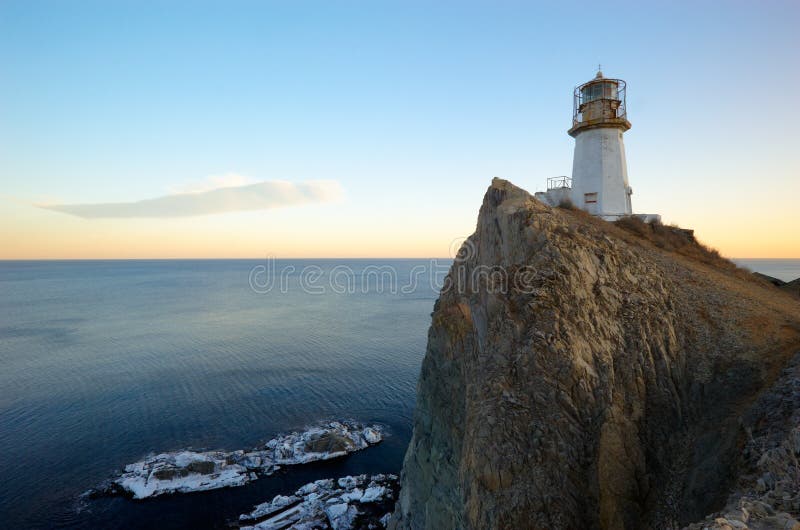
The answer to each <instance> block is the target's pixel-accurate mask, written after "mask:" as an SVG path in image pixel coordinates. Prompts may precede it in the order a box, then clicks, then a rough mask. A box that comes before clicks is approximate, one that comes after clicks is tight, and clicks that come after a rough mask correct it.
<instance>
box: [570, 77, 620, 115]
mask: <svg viewBox="0 0 800 530" xmlns="http://www.w3.org/2000/svg"><path fill="white" fill-rule="evenodd" d="M601 83H603V85H602V89H601V92H603V93H602V94H601V95H600V96H591V97H588V98H587V97H586V96H585V94H584V90H583V89H584V88H586V87H587V86H589V85H600V84H601ZM607 83H613V84H614V85H615V90H614V92H616V94H613V93H606V92H607V91H606V84H607ZM626 88H627V85H626V84H625V81H623V80H622V79H605V78H603V79H593V80H591V81H589V82H588V83H584V84H582V85H580V86H577V87H575V92H574V94H573V101H572V125H573V126H575V125H579V124H582V123H588V121H591V122H596V121H597V122H599V121H603V120H604V119H607V118H595V119H592V120H588V121H584V119H583V108H584V105H585V104H587V103H590V102H594V101H612V102H616V103H617V106H616V108H614V107H613V104H612V105H610V106H609V107H611V108H612V109H613V110H614V111H615V118H617V119H626V118H627V114H628V109H627V104H626V94H625V93H626V91H627V90H626ZM604 107H605V105H604Z"/></svg>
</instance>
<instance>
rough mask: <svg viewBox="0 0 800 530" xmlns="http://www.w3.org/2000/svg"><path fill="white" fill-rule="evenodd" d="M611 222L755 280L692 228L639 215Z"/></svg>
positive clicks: (662, 247) (645, 237)
mask: <svg viewBox="0 0 800 530" xmlns="http://www.w3.org/2000/svg"><path fill="white" fill-rule="evenodd" d="M614 224H615V225H616V226H618V227H620V228H622V229H623V230H625V231H627V232H629V233H631V234H633V235H635V236H637V237H638V238H641V239H644V240H646V241H649V242H650V243H652V244H653V245H655V246H656V247H658V248H660V249H663V250H666V251H668V252H675V253H676V254H680V255H682V256H686V257H687V258H690V259H692V260H694V261H698V262H700V263H704V264H706V265H709V266H711V267H714V268H715V269H718V270H722V271H725V272H729V273H732V274H734V275H736V276H739V277H741V278H742V279H747V280H755V281H759V280H757V278H755V277H754V276H753V274H752V273H751V272H750V271H748V270H746V269H742V268H741V267H739V266H737V265H736V264H735V263H733V262H732V261H730V260H728V259H725V258H723V257H722V256H721V255H720V254H719V252H718V251H717V250H716V249H713V248H711V247H709V246H706V245H704V244H702V243H700V242H699V241H697V239H695V237H694V231H693V230H687V229H685V228H680V227H678V226H675V225H664V224H661V223H659V222H650V223H645V222H644V221H642V220H641V219H639V218H638V217H625V218H623V219H620V220H619V221H616V222H614Z"/></svg>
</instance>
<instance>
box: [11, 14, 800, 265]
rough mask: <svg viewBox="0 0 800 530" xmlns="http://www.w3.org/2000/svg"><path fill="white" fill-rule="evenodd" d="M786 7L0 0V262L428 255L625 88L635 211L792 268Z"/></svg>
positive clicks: (799, 213) (795, 48)
mask: <svg viewBox="0 0 800 530" xmlns="http://www.w3.org/2000/svg"><path fill="white" fill-rule="evenodd" d="M799 26H800V2H797V1H796V0H783V1H780V0H765V1H758V2H757V1H749V2H740V1H736V0H730V1H705V0H693V1H691V2H684V1H674V2H657V3H655V2H654V3H646V2H614V1H608V2H603V3H602V4H600V3H597V2H585V3H584V2H580V1H571V2H552V3H536V2H531V1H528V2H512V1H502V0H496V1H483V2H471V1H458V2H452V1H436V2H431V1H424V2H416V1H411V0H406V1H396V2H389V1H377V0H372V1H363V2H355V1H330V0H326V1H316V2H315V1H302V0H300V1H284V2H267V1H259V2H241V1H228V2H222V1H220V2H203V1H196V0H195V1H190V2H181V1H177V0H171V1H167V0H164V1H161V2H154V1H147V0H144V1H143V0H138V1H135V2H126V1H123V0H119V1H114V2H106V1H98V2H82V1H56V2H46V1H31V0H25V1H19V2H17V1H11V0H0V259H91V258H104V259H105V258H261V257H265V256H273V257H277V258H295V257H297V258H299V257H309V258H315V257H447V256H448V255H449V253H450V252H451V250H450V249H451V247H452V242H453V241H455V240H459V239H461V238H463V237H465V236H467V235H469V234H470V233H472V231H473V230H474V227H475V221H476V218H477V213H478V208H479V206H480V204H481V200H482V197H483V194H484V193H485V190H486V188H487V187H488V185H489V183H490V182H491V179H492V177H494V176H499V177H502V178H506V179H508V180H510V181H512V182H513V183H515V184H517V185H519V186H521V187H523V188H525V189H527V190H529V191H531V192H533V191H537V190H541V189H543V188H544V187H545V186H546V180H547V178H548V177H552V176H558V175H569V174H570V172H571V166H572V151H573V147H574V140H573V139H572V138H571V137H569V136H568V135H567V132H566V131H567V129H568V128H569V127H570V125H571V115H572V91H573V88H574V87H575V86H576V85H578V84H580V83H582V82H585V81H587V80H589V79H591V78H592V77H593V76H594V74H595V72H596V69H597V65H598V63H601V64H602V69H603V72H604V73H605V75H606V76H607V77H618V78H622V79H625V80H626V81H627V83H628V99H627V104H628V118H629V120H630V121H631V123H632V124H633V127H632V129H631V130H630V131H628V132H626V133H625V146H626V151H627V157H628V174H629V179H630V184H631V186H632V187H633V190H634V191H633V196H632V200H633V207H634V211H636V212H641V213H659V214H661V215H662V217H663V219H664V221H665V222H668V223H676V224H678V225H680V226H683V227H687V228H693V229H694V230H695V233H696V235H697V236H698V238H699V239H700V240H701V241H703V242H704V243H706V244H709V245H711V246H713V247H715V248H717V249H719V251H720V252H721V253H722V254H723V255H725V256H728V257H739V258H758V257H760V258H800V232H799V231H798V228H799V227H800V203H799V202H798V201H800V153H799V152H798V151H799V150H800V128H798V125H797V124H798V123H800V105H798V103H797V101H796V99H797V98H796V95H797V92H798V86H800V59H799V58H800V32H798V31H797V28H798V27H799Z"/></svg>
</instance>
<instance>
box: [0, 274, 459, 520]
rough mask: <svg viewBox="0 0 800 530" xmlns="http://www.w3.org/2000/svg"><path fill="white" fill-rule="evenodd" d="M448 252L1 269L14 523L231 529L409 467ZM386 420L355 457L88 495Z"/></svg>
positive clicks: (6, 446)
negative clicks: (295, 435)
mask: <svg viewBox="0 0 800 530" xmlns="http://www.w3.org/2000/svg"><path fill="white" fill-rule="evenodd" d="M449 265H450V262H449V261H448V260H382V261H375V260H314V261H305V260H208V261H205V260H187V261H180V260H175V261H173V260H167V261H138V260H137V261H30V262H22V261H4V262H0V528H9V529H11V528H14V529H17V528H104V529H113V528H120V529H121V528H159V529H178V528H226V527H227V525H228V523H230V522H231V521H235V520H236V518H237V517H238V515H239V514H242V513H246V512H249V511H251V510H252V508H253V506H254V505H256V504H258V503H261V502H264V501H267V500H271V499H272V497H274V496H275V495H277V494H279V493H280V494H285V493H291V492H293V491H294V490H295V489H297V488H298V487H299V486H301V485H303V484H305V483H308V482H310V481H313V480H317V479H321V478H331V477H341V476H345V475H348V474H359V473H379V472H391V473H399V471H400V469H401V466H402V459H403V455H404V453H405V450H406V447H407V445H408V442H409V439H410V437H411V418H412V412H413V409H414V399H415V390H416V388H415V387H416V381H417V377H418V374H419V370H420V364H421V361H422V358H423V355H424V353H425V346H426V342H427V329H428V326H429V324H430V314H431V311H432V310H433V305H434V301H435V299H436V297H437V293H438V291H439V289H440V287H441V281H442V280H443V278H444V275H445V274H446V271H447V270H448V268H449ZM331 419H354V420H359V421H362V422H370V423H379V424H381V425H384V426H385V428H386V431H387V433H388V437H387V438H386V439H385V441H383V442H382V443H380V444H378V445H377V446H374V447H371V448H369V449H366V450H364V451H360V452H357V453H353V454H351V455H349V456H347V457H345V458H342V459H338V460H334V461H328V462H324V463H314V464H308V465H304V466H293V467H287V468H285V469H283V470H281V471H279V472H278V473H276V474H275V475H272V476H269V477H264V478H262V479H260V480H257V481H255V482H252V483H250V484H248V485H246V486H242V487H238V488H229V489H223V490H217V491H211V492H202V493H191V494H179V495H172V496H164V497H158V498H154V499H150V500H144V501H132V500H129V499H126V498H122V497H113V498H111V497H109V498H100V499H95V500H89V499H85V498H83V497H82V495H81V494H82V493H83V492H85V491H86V490H88V489H90V488H92V487H94V486H97V485H99V484H100V483H102V482H103V481H104V480H106V479H108V478H110V477H112V476H114V474H115V473H118V472H119V471H120V470H121V469H122V468H123V467H124V466H125V465H126V464H129V463H133V462H135V461H137V460H140V459H141V458H142V457H144V456H146V455H148V454H150V453H157V452H163V451H173V450H179V449H184V448H194V449H227V450H235V449H249V448H252V447H254V446H256V445H257V444H259V442H263V441H265V440H268V439H270V438H272V437H273V436H274V435H276V434H279V433H282V432H289V431H292V430H299V429H302V428H303V427H304V426H307V425H310V424H313V423H315V422H317V421H320V420H331Z"/></svg>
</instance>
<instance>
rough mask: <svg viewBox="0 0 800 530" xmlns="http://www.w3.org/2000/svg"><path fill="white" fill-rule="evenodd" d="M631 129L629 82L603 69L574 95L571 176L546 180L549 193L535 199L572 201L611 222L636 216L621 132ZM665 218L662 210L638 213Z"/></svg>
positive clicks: (559, 202) (556, 203) (554, 203)
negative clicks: (626, 94) (626, 88)
mask: <svg viewBox="0 0 800 530" xmlns="http://www.w3.org/2000/svg"><path fill="white" fill-rule="evenodd" d="M630 128H631V122H629V121H628V116H627V108H626V105H625V81H623V80H622V79H608V78H606V77H603V72H601V71H600V70H599V68H598V71H597V75H596V76H595V78H594V79H592V80H591V81H589V82H587V83H584V84H582V85H580V86H578V87H577V88H575V92H574V95H573V106H572V128H570V130H569V131H568V132H569V134H570V136H572V137H573V138H575V155H574V158H573V161H572V178H571V179H570V178H568V177H552V178H549V179H547V191H540V192H537V193H536V198H537V199H539V200H540V201H543V202H545V203H546V204H549V205H550V206H560V205H563V204H566V203H570V204H572V205H573V206H577V207H578V208H581V209H583V210H586V211H587V212H589V213H591V214H592V215H596V216H598V217H601V218H603V219H605V220H607V221H616V220H617V219H620V218H621V217H625V216H628V215H633V210H632V208H631V194H632V193H633V190H631V187H630V185H629V184H628V164H627V162H626V161H625V144H624V143H623V141H622V134H623V133H624V132H625V131H627V130H628V129H630ZM636 217H639V218H641V219H642V220H644V221H647V222H650V221H660V219H661V216H659V215H658V214H639V215H636Z"/></svg>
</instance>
